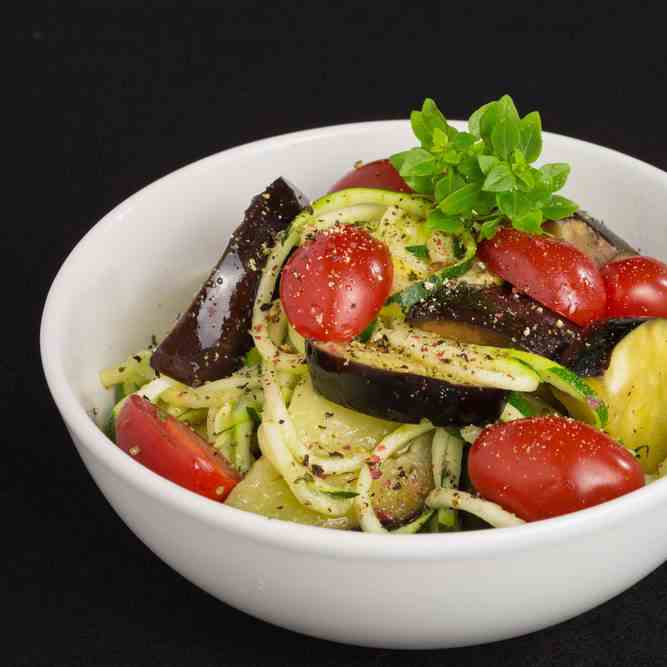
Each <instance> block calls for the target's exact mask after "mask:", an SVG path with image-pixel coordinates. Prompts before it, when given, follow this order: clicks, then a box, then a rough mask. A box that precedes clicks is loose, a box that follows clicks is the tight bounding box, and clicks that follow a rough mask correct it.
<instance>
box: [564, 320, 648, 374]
mask: <svg viewBox="0 0 667 667" xmlns="http://www.w3.org/2000/svg"><path fill="white" fill-rule="evenodd" d="M650 319H652V318H650V317H619V318H613V319H609V320H602V321H600V322H595V323H594V324H591V325H590V326H589V327H587V328H586V329H585V330H584V331H583V332H582V334H581V338H580V340H579V341H577V342H576V343H574V344H573V345H572V346H571V347H570V348H569V349H568V350H567V351H566V352H565V354H564V355H563V359H562V363H563V365H564V366H567V367H568V368H569V369H570V370H571V371H574V372H575V373H576V374H577V375H579V376H580V377H599V376H600V375H602V374H603V373H604V372H605V371H606V370H607V369H608V368H609V362H610V361H611V355H612V352H613V351H614V347H616V344H617V343H619V342H620V341H621V340H622V339H623V338H625V336H627V335H628V334H629V333H630V332H631V331H634V329H636V328H637V327H638V326H640V325H641V324H644V322H648V321H649V320H650Z"/></svg>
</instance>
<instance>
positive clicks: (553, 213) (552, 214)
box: [542, 195, 579, 220]
mask: <svg viewBox="0 0 667 667" xmlns="http://www.w3.org/2000/svg"><path fill="white" fill-rule="evenodd" d="M578 208H579V205H578V204H576V203H575V202H573V201H572V200H570V199H567V197H562V196H561V195H553V196H552V197H551V199H550V200H549V201H548V202H547V204H545V206H544V207H543V209H542V213H543V215H544V217H545V218H546V219H547V220H561V219H562V218H567V217H568V216H569V215H572V214H573V213H574V212H575V211H576V210H577V209H578Z"/></svg>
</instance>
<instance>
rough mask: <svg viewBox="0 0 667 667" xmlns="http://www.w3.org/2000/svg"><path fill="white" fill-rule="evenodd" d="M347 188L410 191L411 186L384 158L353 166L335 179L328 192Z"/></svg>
mask: <svg viewBox="0 0 667 667" xmlns="http://www.w3.org/2000/svg"><path fill="white" fill-rule="evenodd" d="M347 188H378V189H380V190H393V191H395V192H412V188H411V187H410V186H409V185H408V184H407V183H406V182H405V181H404V180H403V179H402V178H401V175H400V174H399V173H398V171H396V169H395V168H394V166H393V165H392V164H391V162H389V160H386V159H385V160H375V162H369V163H368V164H364V165H361V166H359V167H355V168H354V169H352V171H349V172H348V173H347V174H345V176H343V178H341V179H340V180H339V181H337V182H336V183H335V184H334V185H333V186H332V187H331V189H330V190H329V192H338V190H346V189H347Z"/></svg>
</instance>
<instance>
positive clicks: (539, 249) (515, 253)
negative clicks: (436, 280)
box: [478, 227, 607, 326]
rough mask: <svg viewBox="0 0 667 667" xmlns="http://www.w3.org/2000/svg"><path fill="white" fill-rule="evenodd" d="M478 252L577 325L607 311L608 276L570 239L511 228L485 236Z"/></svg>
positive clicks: (507, 277) (519, 286) (494, 268)
mask: <svg viewBox="0 0 667 667" xmlns="http://www.w3.org/2000/svg"><path fill="white" fill-rule="evenodd" d="M478 254H479V256H480V258H481V259H482V261H484V262H485V263H486V265H487V266H488V267H489V269H491V271H493V272H494V273H496V274H498V275H499V276H500V277H501V278H504V279H505V280H507V282H509V283H511V284H512V285H514V287H516V289H518V290H519V291H520V292H525V293H526V294H528V295H529V296H531V297H533V299H535V300H537V301H539V302H540V303H542V304H544V305H545V306H547V307H548V308H551V310H555V311H556V312H557V313H558V314H559V315H562V316H563V317H565V318H566V319H568V320H572V321H573V322H575V323H576V324H579V325H581V326H585V325H587V324H590V323H591V322H594V321H595V320H598V319H601V318H603V317H604V316H605V312H606V306H607V297H606V295H605V290H604V282H603V280H602V276H601V275H600V272H599V270H598V268H597V267H596V265H595V263H594V262H593V260H592V259H590V258H589V257H587V256H586V255H584V254H583V253H582V252H580V251H579V250H577V248H575V247H574V246H573V245H570V244H569V243H565V242H564V241H557V240H556V239H552V238H549V237H548V236H533V235H531V234H526V233H524V232H520V231H518V230H516V229H510V228H507V227H506V228H503V229H501V230H500V231H499V232H498V233H497V234H496V235H495V236H494V237H493V238H492V239H490V240H487V241H482V243H480V245H479V250H478Z"/></svg>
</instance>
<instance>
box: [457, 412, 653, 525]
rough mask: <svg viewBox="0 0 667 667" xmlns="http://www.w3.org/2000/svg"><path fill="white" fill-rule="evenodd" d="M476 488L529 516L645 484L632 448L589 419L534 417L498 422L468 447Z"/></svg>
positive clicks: (593, 502)
mask: <svg viewBox="0 0 667 667" xmlns="http://www.w3.org/2000/svg"><path fill="white" fill-rule="evenodd" d="M468 474H469V475H470V480H471V481H472V483H473V485H474V486H475V488H476V489H477V491H478V492H479V493H480V494H481V495H482V496H483V497H484V498H486V499H487V500H491V501H493V502H495V503H498V504H499V505H501V506H502V507H504V508H505V509H507V510H509V511H510V512H514V514H516V515H517V516H519V517H521V518H522V519H525V520H526V521H536V520H538V519H548V518H549V517H554V516H559V515H561V514H568V513H570V512H575V511H577V510H580V509H584V508H585V507H592V506H593V505H598V504H599V503H603V502H605V501H607V500H612V499H613V498H617V497H618V496H622V495H624V494H626V493H629V492H630V491H634V490H635V489H638V488H640V487H642V486H644V474H643V472H642V469H641V466H640V465H639V463H638V462H637V460H636V459H635V458H634V456H632V454H630V452H629V451H628V450H627V449H625V448H623V447H621V446H620V445H618V444H617V443H616V442H615V441H614V440H612V439H611V438H610V437H609V436H608V435H606V434H605V433H602V431H598V430H596V429H594V428H593V427H592V426H589V425H588V424H584V423H583V422H578V421H575V420H574V419H567V418H565V417H554V416H550V417H533V418H530V419H518V420H516V421H512V422H509V423H506V424H495V425H493V426H490V427H487V428H486V429H484V430H483V431H482V433H481V434H480V436H479V437H478V438H477V440H475V443H474V444H473V446H472V447H471V449H470V455H469V457H468Z"/></svg>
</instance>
